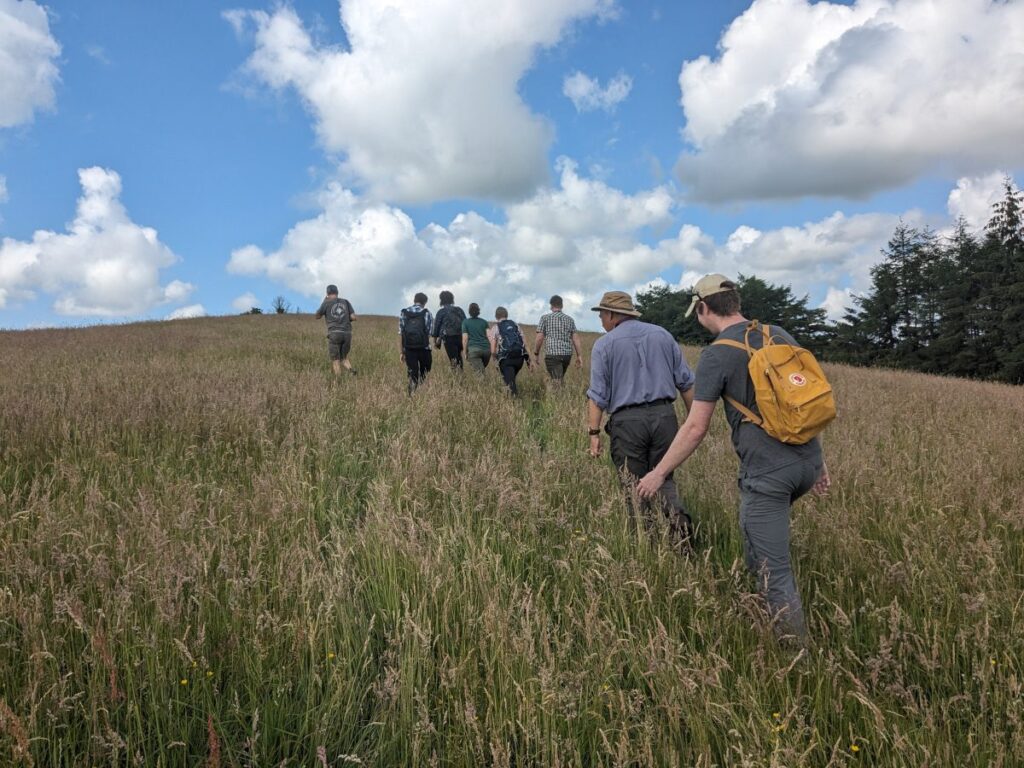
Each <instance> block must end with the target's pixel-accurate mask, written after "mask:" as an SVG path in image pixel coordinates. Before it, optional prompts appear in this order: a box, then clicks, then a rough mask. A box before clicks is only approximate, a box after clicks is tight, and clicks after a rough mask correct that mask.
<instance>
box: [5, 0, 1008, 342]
mask: <svg viewBox="0 0 1024 768" xmlns="http://www.w3.org/2000/svg"><path fill="white" fill-rule="evenodd" d="M1021 39H1024V5H1022V4H1021V3H1009V4H1004V3H998V2H989V1H983V0H932V1H931V2H929V1H928V0H915V1H914V2H909V0H871V1H870V2H867V1H865V0H858V1H857V2H848V3H829V2H819V3H809V2H807V1H806V0H757V1H756V2H753V3H751V2H726V1H723V2H715V3H708V2H684V1H682V0H672V1H671V2H670V1H669V0H628V1H627V0H617V1H613V0H521V2H518V3H513V4H509V3H507V2H502V1H501V0H479V2H476V3H465V2H457V1H456V0H343V2H341V3H340V4H339V3H338V2H336V0H308V1H306V2H293V3H289V4H281V3H277V2H274V3H267V2H248V3H246V2H244V1H243V2H212V1H210V0H204V1H200V0H186V1H184V2H178V3H137V2H127V1H125V0H122V1H121V2H114V1H113V0H108V1H106V2H104V1H102V0H93V1H91V2H89V3H80V2H56V1H54V2H48V3H44V2H41V0H0V238H2V241H0V327H5V328H25V327H36V326H41V325H73V324H79V323H83V322H87V323H92V322H119V321H123V320H130V319H141V318H146V319H162V318H167V317H171V316H190V315H198V314H213V315H216V314H228V313H234V312H237V311H238V310H239V309H240V308H242V307H245V306H247V305H250V304H255V305H258V306H262V307H264V308H266V307H268V306H269V304H270V302H271V300H272V298H273V297H274V296H276V295H283V296H284V297H286V299H288V300H289V301H290V302H291V303H293V304H294V305H297V306H299V307H300V308H302V309H304V310H306V311H309V310H311V309H313V308H314V307H315V306H316V304H317V302H318V299H319V297H320V296H321V295H322V290H323V286H324V285H325V284H326V283H327V282H334V283H337V284H339V285H340V286H341V287H342V292H343V293H344V294H347V296H348V298H349V299H350V300H351V301H352V303H353V304H354V305H355V307H356V309H357V311H362V312H366V313H384V312H392V311H395V310H396V309H397V308H398V307H399V306H402V305H403V304H405V303H407V301H408V297H409V295H410V294H411V293H412V292H414V291H416V290H420V289H423V290H426V291H427V292H428V293H429V294H431V296H432V297H436V294H437V292H438V291H439V290H440V289H441V288H451V289H452V290H454V291H455V293H456V298H457V300H458V301H459V302H460V303H463V304H466V303H469V302H470V301H477V302H478V303H480V304H481V306H483V307H484V308H485V310H486V309H487V308H488V307H490V306H493V305H495V304H498V303H502V304H506V305H508V306H510V307H511V308H512V311H513V313H515V314H518V315H519V316H520V317H521V319H523V320H526V321H532V320H535V319H536V318H535V317H534V315H536V314H538V313H539V312H540V311H541V310H542V308H543V306H544V303H545V301H544V300H545V299H546V297H547V296H549V295H550V294H551V293H553V292H558V293H561V294H562V295H563V296H565V297H566V299H567V304H568V308H569V309H570V310H571V311H573V312H576V313H580V314H581V319H583V320H585V321H589V320H592V318H590V317H587V315H588V314H589V313H587V312H586V311H585V309H586V308H587V307H589V306H590V305H591V304H592V303H593V300H594V299H595V298H597V297H598V296H599V295H600V293H601V292H602V291H603V290H606V289H609V288H622V289H625V290H630V291H635V290H638V289H639V288H642V287H643V286H646V285H650V284H651V283H652V282H659V281H662V282H665V283H667V284H669V285H673V286H677V285H682V286H685V285H688V284H689V283H690V282H692V281H693V280H694V279H695V277H697V276H699V275H700V274H703V273H705V272H709V271H721V272H726V273H729V274H731V273H735V272H744V273H746V274H751V273H755V274H758V275H761V276H763V277H765V278H767V279H769V280H773V281H775V282H782V283H788V284H791V285H793V287H794V288H795V289H796V290H797V291H798V292H800V293H807V294H809V295H810V297H811V300H812V303H814V304H816V305H818V304H824V305H825V306H827V307H828V308H829V309H830V310H831V311H836V310H838V308H840V307H841V306H842V304H843V303H844V302H846V301H848V300H849V295H850V292H851V291H858V290H863V289H864V288H865V287H866V285H867V284H868V280H869V269H870V266H871V265H872V264H873V263H874V261H875V260H876V259H877V254H878V251H879V248H881V247H882V246H884V244H885V241H886V239H887V237H888V236H889V235H890V234H891V232H892V229H893V227H894V226H895V224H896V222H897V221H898V219H899V218H900V217H903V218H904V219H905V220H907V221H909V222H911V223H914V224H919V225H926V224H927V225H929V226H932V227H934V228H936V229H940V230H941V229H943V228H944V227H948V226H949V224H950V223H951V221H952V220H953V218H954V217H955V216H957V215H960V214H962V215H965V216H966V217H967V218H968V220H969V221H970V222H971V223H972V224H973V225H975V226H980V225H982V224H983V223H984V220H985V217H986V212H987V211H988V209H989V206H990V205H991V203H992V202H993V201H994V199H996V197H997V196H998V194H999V189H1000V185H1001V179H1002V177H1003V175H1004V174H1006V173H1009V174H1012V175H1014V176H1015V177H1016V178H1017V179H1020V177H1021V175H1020V170H1021V168H1022V166H1024V146H1022V143H1021V142H1020V141H1019V131H1020V125H1021V124H1022V118H1024V86H1022V83H1024V63H1022V57H1021V55H1020V42H1019V41H1020V40H1021ZM591 325H593V323H591Z"/></svg>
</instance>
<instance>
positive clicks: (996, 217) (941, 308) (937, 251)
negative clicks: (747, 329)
mask: <svg viewBox="0 0 1024 768" xmlns="http://www.w3.org/2000/svg"><path fill="white" fill-rule="evenodd" d="M738 286H739V290H740V294H741V296H742V297H743V313H744V314H745V315H746V316H747V317H751V318H758V319H763V320H765V321H767V322H774V323H778V324H779V325H781V326H783V327H784V328H786V329H787V330H789V331H790V332H791V333H792V334H793V336H794V337H796V339H797V340H798V341H799V342H800V343H801V344H803V345H805V346H807V347H808V348H809V349H811V350H813V351H814V352H815V353H816V354H819V355H821V356H822V357H825V358H827V359H830V360H836V361H841V362H849V363H854V364H858V365H878V366H888V367H896V368H908V369H912V370H918V371H925V372H929V373H941V374H949V375H955V376H967V377H972V378H983V379H995V380H1001V381H1007V382H1012V383H1015V384H1022V383H1024V195H1022V193H1021V191H1020V190H1019V189H1017V188H1016V187H1015V185H1014V183H1013V180H1012V179H1010V178H1009V177H1007V178H1006V180H1005V183H1004V190H1003V197H1002V199H1001V200H1000V201H999V202H998V203H996V205H995V206H993V211H992V217H991V219H990V220H989V222H988V224H987V225H986V226H985V228H984V230H983V231H981V232H977V233H976V232H972V231H971V230H970V228H969V227H968V225H967V223H966V221H965V220H964V219H963V218H961V219H960V220H959V221H958V222H957V224H956V226H955V228H954V230H953V232H952V234H951V235H949V236H948V237H939V236H938V235H937V234H936V233H935V232H933V231H932V230H930V229H928V228H924V229H919V228H916V227H912V226H909V225H907V224H906V223H904V222H901V223H900V224H899V225H898V226H897V227H896V231H895V232H894V233H893V236H892V238H891V239H890V240H889V243H888V245H887V246H886V248H885V250H883V251H882V261H881V262H880V263H878V264H876V265H875V266H874V267H873V268H872V270H871V288H870V289H869V290H868V292H867V293H865V294H864V295H862V296H858V297H856V298H855V299H854V306H852V307H849V308H847V311H846V314H845V315H844V317H843V318H842V319H841V320H840V321H839V322H838V323H834V324H833V323H829V322H828V321H827V318H826V315H825V311H824V310H822V309H813V308H810V307H808V306H807V297H806V296H804V297H803V298H797V297H795V296H794V295H793V293H792V291H791V290H790V289H789V288H788V287H786V286H779V285H773V284H771V283H768V282H765V281H764V280H762V279H760V278H758V277H754V276H749V277H747V276H743V275H740V276H739V278H738ZM690 295H691V292H690V291H671V290H669V289H668V288H667V287H658V288H653V289H651V290H650V291H647V292H642V293H640V294H639V295H638V297H637V304H638V307H639V309H640V310H641V311H642V313H643V315H644V319H645V320H647V321H648V322H653V323H657V324H658V325H661V326H664V327H665V328H667V329H668V330H669V331H670V332H671V333H672V334H673V335H674V336H676V338H678V339H680V340H681V341H683V342H684V343H688V344H705V343H707V341H708V335H707V333H706V332H705V331H704V330H703V329H702V328H701V327H700V326H699V325H698V324H697V323H696V322H695V321H694V320H693V319H692V318H689V319H687V320H684V319H683V313H684V312H685V311H686V308H687V307H688V306H689V303H690Z"/></svg>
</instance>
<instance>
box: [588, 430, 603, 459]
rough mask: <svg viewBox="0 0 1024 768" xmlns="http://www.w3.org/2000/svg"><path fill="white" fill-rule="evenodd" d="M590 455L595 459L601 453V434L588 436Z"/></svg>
mask: <svg viewBox="0 0 1024 768" xmlns="http://www.w3.org/2000/svg"><path fill="white" fill-rule="evenodd" d="M590 455H591V456H593V457H594V458H595V459H596V458H597V457H598V456H600V455H601V436H600V435H591V436H590Z"/></svg>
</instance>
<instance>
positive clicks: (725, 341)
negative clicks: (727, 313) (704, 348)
mask: <svg viewBox="0 0 1024 768" xmlns="http://www.w3.org/2000/svg"><path fill="white" fill-rule="evenodd" d="M716 344H718V345H721V346H723V347H734V348H736V349H740V350H742V351H744V352H746V353H747V354H748V355H749V354H751V350H750V347H748V346H747V345H746V344H744V343H743V342H741V341H733V340H732V339H717V340H715V341H712V342H711V346H712V347H713V346H715V345H716Z"/></svg>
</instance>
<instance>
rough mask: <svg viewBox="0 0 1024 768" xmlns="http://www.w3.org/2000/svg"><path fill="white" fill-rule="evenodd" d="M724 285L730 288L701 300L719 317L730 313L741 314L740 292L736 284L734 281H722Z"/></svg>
mask: <svg viewBox="0 0 1024 768" xmlns="http://www.w3.org/2000/svg"><path fill="white" fill-rule="evenodd" d="M722 287H723V288H726V287H727V288H729V290H727V291H719V292H718V293H712V294H711V295H710V296H708V297H707V298H704V299H701V301H702V302H704V306H706V307H707V308H708V311H710V312H711V313H712V314H715V315H718V316H719V317H728V316H729V315H737V314H739V312H740V292H739V291H737V290H736V286H735V285H734V284H733V283H722Z"/></svg>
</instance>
